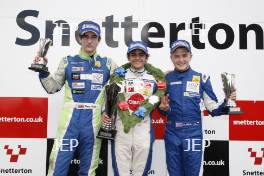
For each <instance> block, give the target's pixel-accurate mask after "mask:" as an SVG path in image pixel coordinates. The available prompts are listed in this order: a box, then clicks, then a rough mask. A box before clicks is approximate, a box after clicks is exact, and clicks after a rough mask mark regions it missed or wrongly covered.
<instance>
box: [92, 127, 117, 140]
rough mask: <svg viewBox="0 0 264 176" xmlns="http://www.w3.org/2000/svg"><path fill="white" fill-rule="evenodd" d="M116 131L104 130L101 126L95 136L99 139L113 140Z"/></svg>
mask: <svg viewBox="0 0 264 176" xmlns="http://www.w3.org/2000/svg"><path fill="white" fill-rule="evenodd" d="M116 132H117V131H116V130H110V131H106V130H104V129H102V128H101V129H100V130H99V132H98V134H97V136H96V137H97V138H99V139H108V140H114V139H115V136H116Z"/></svg>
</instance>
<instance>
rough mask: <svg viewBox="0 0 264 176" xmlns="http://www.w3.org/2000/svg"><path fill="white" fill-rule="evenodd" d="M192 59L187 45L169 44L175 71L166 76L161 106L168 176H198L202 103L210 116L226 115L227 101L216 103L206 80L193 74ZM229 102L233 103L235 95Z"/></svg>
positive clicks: (202, 75)
mask: <svg viewBox="0 0 264 176" xmlns="http://www.w3.org/2000/svg"><path fill="white" fill-rule="evenodd" d="M191 59H192V52H191V46H190V44H189V43H188V42H187V41H185V40H176V41H175V42H173V43H172V46H171V60H172V63H173V64H174V66H175V69H174V70H173V71H171V72H170V73H168V74H167V75H166V81H167V92H168V95H167V96H166V97H164V98H163V99H162V100H161V104H160V109H161V110H163V111H166V115H167V117H168V122H167V125H166V130H165V137H164V140H165V149H166V162H167V168H168V172H169V175H170V176H198V175H199V172H200V166H201V160H202V139H203V135H202V123H201V110H200V103H201V100H203V103H204V105H205V107H206V108H207V110H208V112H209V114H210V115H211V116H219V115H223V114H228V108H227V107H226V106H225V103H226V100H225V101H224V102H223V103H221V104H219V103H218V100H217V97H216V95H215V94H214V92H213V89H212V85H211V82H210V78H209V76H206V75H204V74H201V73H199V72H196V71H194V70H192V69H191V68H190V65H189V63H190V61H191ZM229 98H230V99H232V100H235V99H236V93H235V92H233V93H232V94H231V95H230V97H229ZM190 144H191V146H189V145H190Z"/></svg>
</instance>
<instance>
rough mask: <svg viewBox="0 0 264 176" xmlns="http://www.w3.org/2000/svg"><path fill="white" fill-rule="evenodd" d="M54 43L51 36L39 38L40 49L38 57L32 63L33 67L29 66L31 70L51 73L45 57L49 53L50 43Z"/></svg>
mask: <svg viewBox="0 0 264 176" xmlns="http://www.w3.org/2000/svg"><path fill="white" fill-rule="evenodd" d="M51 44H52V40H51V39H49V38H47V39H46V38H45V39H43V38H41V39H40V40H39V51H38V56H39V57H38V59H37V60H36V59H35V60H34V62H33V63H32V64H31V67H28V68H29V69H30V70H33V71H35V72H45V73H49V71H48V67H47V66H46V65H47V61H46V60H45V59H44V57H45V56H46V55H47V52H48V49H49V47H50V45H51Z"/></svg>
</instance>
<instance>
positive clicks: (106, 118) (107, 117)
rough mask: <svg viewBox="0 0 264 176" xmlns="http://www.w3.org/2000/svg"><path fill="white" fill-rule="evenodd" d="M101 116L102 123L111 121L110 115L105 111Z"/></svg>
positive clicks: (105, 123)
mask: <svg viewBox="0 0 264 176" xmlns="http://www.w3.org/2000/svg"><path fill="white" fill-rule="evenodd" d="M101 118H102V124H103V125H105V126H106V125H107V124H109V123H110V122H111V119H110V117H109V116H108V115H107V114H106V113H105V112H104V113H103V114H102V116H101Z"/></svg>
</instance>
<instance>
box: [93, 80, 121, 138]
mask: <svg viewBox="0 0 264 176" xmlns="http://www.w3.org/2000/svg"><path fill="white" fill-rule="evenodd" d="M120 89H121V88H120V87H119V86H118V85H117V84H116V83H115V82H114V83H112V84H110V85H107V86H106V87H105V91H106V102H105V112H106V114H107V115H108V116H109V118H110V122H109V123H108V124H103V125H102V127H101V128H100V129H99V132H98V134H97V138H101V139H109V140H114V139H115V136H116V132H117V131H116V126H115V121H116V116H117V99H118V96H117V95H118V93H119V91H120Z"/></svg>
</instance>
